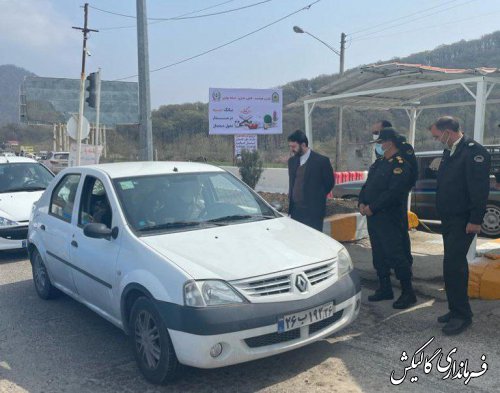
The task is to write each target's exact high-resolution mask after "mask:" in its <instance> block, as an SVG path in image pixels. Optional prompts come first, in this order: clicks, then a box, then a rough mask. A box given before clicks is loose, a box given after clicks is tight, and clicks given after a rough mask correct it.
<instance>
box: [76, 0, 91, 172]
mask: <svg viewBox="0 0 500 393" xmlns="http://www.w3.org/2000/svg"><path fill="white" fill-rule="evenodd" d="M83 11H84V13H83V15H84V19H83V22H84V23H83V28H81V27H73V29H76V30H81V31H82V32H83V49H82V72H81V74H80V105H79V108H78V128H77V133H76V160H75V161H76V165H80V157H81V147H82V125H83V105H84V99H85V59H86V58H87V34H88V33H89V32H90V31H96V32H97V30H93V29H89V28H88V25H87V19H88V13H89V4H88V3H85V5H84V6H83Z"/></svg>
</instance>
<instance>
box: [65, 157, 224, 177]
mask: <svg viewBox="0 0 500 393" xmlns="http://www.w3.org/2000/svg"><path fill="white" fill-rule="evenodd" d="M79 168H80V169H85V168H88V169H94V170H97V171H100V172H104V173H106V174H107V175H108V176H109V177H110V178H112V179H116V178H121V177H130V176H149V175H162V174H176V173H203V172H224V170H223V169H221V168H219V167H217V166H214V165H209V164H202V163H199V162H180V161H134V162H118V163H112V164H98V165H86V166H82V167H79ZM71 169H73V170H74V169H75V168H68V169H66V171H71Z"/></svg>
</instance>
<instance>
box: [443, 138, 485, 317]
mask: <svg viewBox="0 0 500 393" xmlns="http://www.w3.org/2000/svg"><path fill="white" fill-rule="evenodd" d="M489 170H490V155H489V153H488V152H487V151H486V149H485V148H484V147H483V146H481V145H480V144H479V143H477V142H475V141H474V140H472V139H467V138H465V136H464V137H462V139H461V140H460V142H459V143H458V144H457V145H456V147H455V148H454V152H453V153H452V152H451V151H450V150H448V149H447V150H445V151H444V153H443V158H442V160H441V164H440V165H439V170H438V174H437V194H436V207H437V211H438V214H439V216H440V218H441V222H442V234H443V242H444V259H443V277H444V282H445V289H446V296H447V298H448V308H449V310H450V313H449V315H450V317H454V318H458V319H461V320H465V321H470V319H471V318H472V311H471V308H470V304H469V298H468V295H467V286H468V279H469V269H468V263H467V258H466V256H467V252H468V250H469V247H470V245H471V243H472V240H473V239H474V234H467V233H466V232H465V229H466V226H467V224H468V223H471V224H477V225H480V224H482V222H483V217H484V214H485V211H486V202H487V200H488V193H489V189H490V180H489Z"/></svg>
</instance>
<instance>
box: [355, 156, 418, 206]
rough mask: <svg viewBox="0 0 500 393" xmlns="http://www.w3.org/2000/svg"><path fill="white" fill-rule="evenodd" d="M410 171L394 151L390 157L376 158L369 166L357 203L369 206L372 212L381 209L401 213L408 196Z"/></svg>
mask: <svg viewBox="0 0 500 393" xmlns="http://www.w3.org/2000/svg"><path fill="white" fill-rule="evenodd" d="M411 177H412V171H411V168H410V165H409V164H408V163H407V162H406V161H405V160H404V159H403V158H402V157H401V156H400V155H399V153H396V154H395V155H393V156H392V157H391V158H389V159H386V158H384V157H380V158H378V159H377V160H376V161H375V162H374V163H373V164H372V166H371V167H370V171H369V172H368V178H367V179H366V182H365V184H364V185H363V188H362V189H361V192H360V193H359V203H360V204H364V205H368V206H370V210H371V211H372V212H373V214H377V213H378V212H381V211H386V212H393V213H395V214H398V215H399V214H401V212H403V209H402V207H403V205H404V203H405V201H406V198H407V196H408V191H409V189H410V181H411Z"/></svg>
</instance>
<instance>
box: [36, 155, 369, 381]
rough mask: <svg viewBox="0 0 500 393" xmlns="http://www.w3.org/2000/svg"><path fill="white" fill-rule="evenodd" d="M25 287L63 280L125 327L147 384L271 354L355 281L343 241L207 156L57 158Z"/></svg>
mask: <svg viewBox="0 0 500 393" xmlns="http://www.w3.org/2000/svg"><path fill="white" fill-rule="evenodd" d="M28 251H29V254H30V260H31V263H32V266H33V277H34V284H35V288H36V291H37V293H38V295H39V296H40V297H42V298H43V299H48V298H51V297H54V296H55V295H57V293H58V292H59V291H62V292H64V293H66V294H68V295H70V296H71V297H73V298H74V299H76V300H78V301H80V302H82V303H83V304H85V305H87V306H88V307H89V308H91V309H92V310H94V311H95V312H97V313H98V314H99V315H101V316H102V317H104V318H105V319H107V320H108V321H110V322H111V323H113V324H115V325H116V326H118V327H119V328H121V329H123V330H124V331H125V332H126V333H127V334H129V335H130V338H131V342H132V345H133V349H134V353H135V357H136V360H137V363H138V366H139V368H140V370H141V371H142V373H143V374H144V375H145V377H146V378H147V379H148V380H149V381H151V382H154V383H163V382H166V381H168V380H171V379H172V378H174V376H175V374H176V371H177V368H178V367H177V366H178V365H179V363H181V364H185V365H189V366H194V367H200V368H215V367H222V366H227V365H231V364H236V363H241V362H246V361H250V360H254V359H259V358H263V357H266V356H270V355H274V354H277V353H281V352H284V351H288V350H291V349H294V348H298V347H301V346H303V345H306V344H309V343H312V342H314V341H317V340H320V339H322V338H324V337H326V336H329V335H331V334H332V333H334V332H336V331H338V330H339V329H342V328H343V327H345V326H347V325H348V324H350V323H351V322H352V321H353V320H354V319H355V318H356V316H357V314H358V312H359V307H360V296H361V294H360V284H359V279H358V276H357V273H355V272H354V271H353V266H352V262H351V258H350V256H349V254H348V252H347V251H346V249H345V248H344V247H343V246H342V245H341V244H339V243H338V242H337V241H335V240H333V239H332V238H330V237H328V236H326V235H324V234H322V233H320V232H318V231H316V230H314V229H311V228H309V227H306V226H304V225H302V224H300V223H298V222H296V221H293V220H291V219H290V218H288V217H284V216H282V215H281V214H280V213H279V212H278V211H276V210H274V209H273V208H272V207H271V206H270V205H269V204H267V203H266V202H265V201H264V200H263V199H261V198H260V197H259V196H258V195H257V194H256V193H254V192H253V191H252V190H251V189H250V188H249V187H247V186H246V185H245V184H244V183H242V182H241V181H239V180H238V179H236V178H235V177H234V176H233V175H231V174H229V173H228V172H226V171H224V170H222V169H220V168H218V167H214V166H211V165H206V164H199V163H179V162H135V163H116V164H102V165H91V166H85V167H77V168H68V169H65V170H64V171H62V172H61V173H59V175H58V176H57V177H56V179H55V180H54V182H53V183H52V184H51V186H50V187H49V188H48V189H47V190H46V192H45V193H44V194H43V196H42V198H41V199H40V201H39V202H38V203H37V204H36V208H35V210H34V213H33V218H32V220H31V222H30V228H29V242H28Z"/></svg>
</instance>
